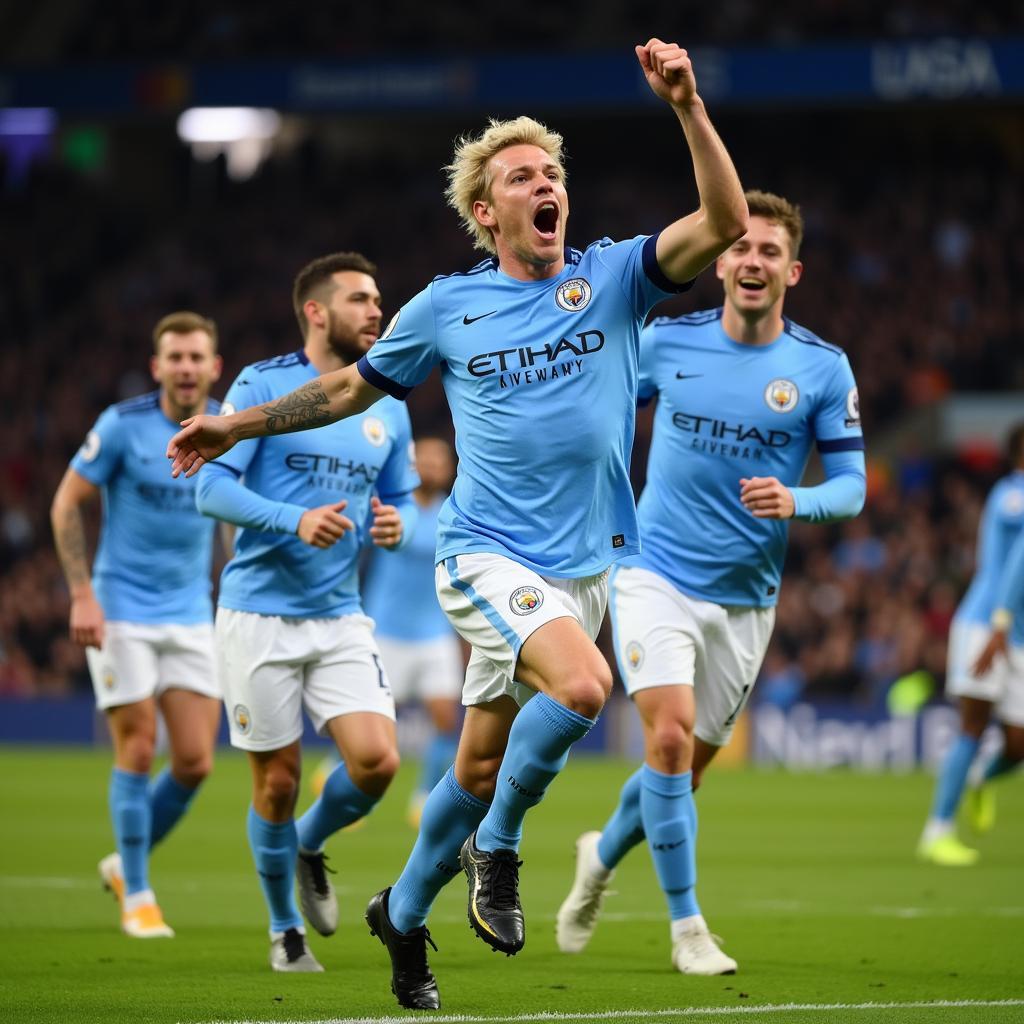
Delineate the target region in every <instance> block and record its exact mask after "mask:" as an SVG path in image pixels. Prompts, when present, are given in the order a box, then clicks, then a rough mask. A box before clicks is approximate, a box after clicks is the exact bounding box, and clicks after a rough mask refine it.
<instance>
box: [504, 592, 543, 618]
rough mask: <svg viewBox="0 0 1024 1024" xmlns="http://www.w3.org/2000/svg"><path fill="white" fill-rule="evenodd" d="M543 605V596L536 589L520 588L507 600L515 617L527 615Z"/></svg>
mask: <svg viewBox="0 0 1024 1024" xmlns="http://www.w3.org/2000/svg"><path fill="white" fill-rule="evenodd" d="M543 603H544V595H543V594H542V593H541V592H540V591H539V590H538V589H537V588H536V587H520V588H519V589H518V590H516V591H515V592H514V593H513V594H512V596H511V597H510V598H509V599H508V605H509V607H510V608H511V609H512V611H513V612H515V614H516V615H529V614H530V612H535V611H536V610H537V609H538V608H539V607H540V606H541V605H542V604H543Z"/></svg>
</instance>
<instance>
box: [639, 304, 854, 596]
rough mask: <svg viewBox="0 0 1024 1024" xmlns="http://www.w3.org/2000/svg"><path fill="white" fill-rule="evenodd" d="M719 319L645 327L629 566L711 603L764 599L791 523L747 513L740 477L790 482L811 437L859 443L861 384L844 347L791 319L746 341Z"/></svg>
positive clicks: (711, 313)
mask: <svg viewBox="0 0 1024 1024" xmlns="http://www.w3.org/2000/svg"><path fill="white" fill-rule="evenodd" d="M721 319H722V310H721V308H719V309H711V310H706V311H704V312H701V313H693V314H691V315H689V316H683V317H679V318H676V319H670V318H668V317H659V318H657V319H655V320H654V321H652V323H651V324H650V325H649V326H648V327H647V328H646V330H645V331H644V334H643V338H642V340H641V347H640V386H639V394H640V399H641V401H643V400H645V399H646V400H650V399H652V398H654V397H655V396H657V398H658V407H657V410H656V412H655V418H654V436H653V439H652V442H651V450H650V456H649V459H648V464H647V484H646V486H645V488H644V491H643V494H642V495H641V496H640V501H639V504H638V515H639V520H640V536H641V538H642V539H643V551H642V552H641V554H640V555H639V556H638V557H636V558H633V559H630V560H629V562H628V564H630V565H638V566H642V567H643V568H645V569H650V570H652V571H653V572H657V573H659V574H660V575H662V576H664V577H665V578H666V579H668V580H669V581H670V582H671V583H672V584H674V585H675V586H676V587H677V588H678V589H679V590H681V591H682V592H683V593H686V594H690V595H691V596H693V597H697V598H701V599H703V600H706V601H714V602H715V603H716V604H722V605H743V606H754V607H768V606H771V605H774V604H775V603H776V601H777V600H778V591H779V584H780V582H781V579H782V565H783V561H784V559H785V555H786V543H787V538H788V533H789V527H788V523H787V522H786V521H784V520H774V519H757V518H755V517H754V516H753V515H752V514H751V513H750V512H748V511H747V509H746V508H744V506H743V505H742V503H741V502H740V480H741V479H744V478H749V477H753V476H774V477H777V478H778V479H779V480H780V481H781V482H782V483H783V484H785V485H786V486H787V487H790V488H794V487H796V485H797V484H799V483H800V480H801V478H802V477H803V474H804V469H805V468H806V465H807V460H808V457H809V455H810V451H811V446H812V445H813V444H814V443H815V442H817V446H818V449H819V451H821V452H822V453H823V454H824V453H829V452H860V451H862V450H863V448H864V438H863V434H862V432H861V425H860V410H859V404H858V399H857V385H856V383H855V381H854V378H853V371H852V370H851V369H850V364H849V362H848V360H847V358H846V356H845V355H844V353H843V352H842V350H841V349H838V348H836V347H835V346H834V345H829V344H827V343H826V342H824V341H822V340H821V339H820V338H818V337H817V336H816V335H814V334H812V333H811V332H810V331H807V330H804V329H803V328H802V327H799V326H797V325H796V324H794V323H793V322H792V321H791V320H788V319H785V320H784V328H783V331H782V333H781V334H780V335H779V337H778V338H776V339H775V340H774V341H772V342H770V343H769V344H767V345H744V344H740V343H739V342H736V341H733V339H732V338H730V337H729V336H728V335H727V334H726V333H725V331H724V330H723V329H722V322H721ZM797 511H798V513H799V512H800V505H799V502H798V504H797Z"/></svg>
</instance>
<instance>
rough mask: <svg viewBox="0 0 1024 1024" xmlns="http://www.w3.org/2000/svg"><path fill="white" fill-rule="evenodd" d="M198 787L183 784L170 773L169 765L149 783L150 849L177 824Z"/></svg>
mask: <svg viewBox="0 0 1024 1024" xmlns="http://www.w3.org/2000/svg"><path fill="white" fill-rule="evenodd" d="M198 792H199V787H198V786H197V787H196V788H195V789H189V788H188V786H183V785H182V784H181V783H180V782H179V781H178V780H177V779H176V778H175V777H174V776H173V775H172V774H171V769H170V767H167V768H164V770H163V771H162V772H161V773H160V774H159V775H158V776H157V777H156V778H155V779H154V780H153V781H152V782H151V783H150V784H149V811H150V814H151V815H152V823H151V825H150V830H149V848H150V849H152V848H153V847H154V846H156V844H157V843H159V842H160V840H161V839H163V838H164V836H166V835H167V833H168V832H170V831H171V829H172V828H174V826H175V825H177V824H178V821H179V819H180V818H181V816H182V815H183V814H184V813H185V812H186V811H187V810H188V805H189V804H190V803H192V799H193V797H194V796H195V795H196V793H198Z"/></svg>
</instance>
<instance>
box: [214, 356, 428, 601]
mask: <svg viewBox="0 0 1024 1024" xmlns="http://www.w3.org/2000/svg"><path fill="white" fill-rule="evenodd" d="M317 376H318V372H317V370H316V369H315V368H314V367H313V366H312V365H311V364H310V362H309V360H308V359H307V358H306V355H305V353H304V352H302V351H299V352H294V353H291V354H289V355H284V356H277V357H276V358H273V359H267V360H264V361H263V362H259V363H254V364H252V365H251V366H247V367H245V369H243V370H242V372H241V373H240V374H239V375H238V378H237V379H236V380H235V382H234V383H233V384H232V385H231V388H230V390H229V391H228V394H227V397H226V398H225V401H224V406H225V408H226V409H227V408H230V409H241V408H244V407H246V406H250V405H262V404H264V403H265V402H270V401H273V400H274V399H275V398H279V397H281V396H282V395H285V394H287V393H288V392H290V391H294V390H295V389H296V388H298V387H301V386H302V385H303V384H306V383H308V382H309V381H311V380H313V379H314V378H315V377H317ZM411 449H412V428H411V426H410V423H409V413H408V411H407V410H406V408H405V405H404V404H403V403H401V402H397V401H395V400H394V399H391V398H386V399H383V400H382V401H380V402H377V403H375V404H374V405H373V406H371V407H370V408H369V409H367V410H366V411H365V412H363V413H360V414H359V415H358V416H353V417H351V418H349V419H345V420H340V421H339V422H337V423H332V424H329V425H328V426H325V427H320V428H318V429H316V430H305V431H300V432H296V433H292V434H278V435H275V436H271V437H261V438H256V439H251V440H247V441H241V442H239V443H238V444H237V445H235V447H234V448H232V449H231V451H229V452H228V453H227V454H225V455H222V456H221V457H220V458H219V459H217V460H216V462H215V463H211V465H210V467H209V469H211V470H213V473H214V474H216V473H217V472H218V470H217V469H216V468H215V467H220V470H219V471H220V472H224V471H230V472H232V473H234V474H235V475H236V476H237V477H239V478H240V479H241V481H242V483H243V484H244V485H245V487H246V489H247V490H249V491H252V492H254V493H255V494H257V495H262V496H263V497H264V498H266V499H270V500H272V501H273V502H275V503H277V504H278V506H279V512H280V514H279V516H278V519H277V522H278V523H279V524H280V527H281V529H282V532H268V531H265V530H257V529H239V531H238V533H237V535H236V538H235V554H234V557H233V558H232V559H231V561H230V562H228V564H227V565H226V566H225V568H224V572H223V575H222V576H221V584H220V595H219V598H218V603H219V604H220V605H221V606H223V607H225V608H232V609H235V610H236V611H246V612H256V613H258V614H262V615H281V616H285V617H295V618H336V617H338V616H341V615H348V614H352V613H355V612H359V611H361V605H360V600H359V586H358V583H359V581H358V573H357V563H358V559H359V550H360V547H361V546H362V543H363V540H364V538H365V536H366V530H367V529H368V526H367V524H368V521H369V519H370V498H371V496H372V495H373V494H374V493H375V492H376V493H377V494H379V496H380V499H381V501H383V502H384V503H385V504H394V505H400V504H403V503H404V504H406V505H410V506H411V505H412V504H413V502H412V499H411V494H412V491H413V490H414V489H415V488H416V487H417V486H418V484H419V477H418V476H417V475H416V470H415V468H414V467H413V464H412V451H411ZM206 472H207V467H204V468H203V470H202V471H201V472H200V473H199V478H200V487H199V498H200V506H201V507H203V500H204V493H203V492H204V487H209V486H212V484H213V483H214V482H215V476H211V478H210V480H211V484H205V482H204V480H203V475H204V474H205V473H206ZM343 500H344V501H347V502H348V506H347V507H346V508H345V509H344V510H343V512H342V514H343V515H345V516H347V517H348V518H349V519H351V520H352V522H353V523H356V524H357V527H356V529H355V530H354V531H351V532H349V533H347V534H346V535H345V536H344V537H342V538H341V540H339V541H338V542H337V543H336V544H334V545H333V546H331V547H329V548H326V549H322V548H314V547H311V546H310V545H308V544H305V543H303V542H302V541H301V540H299V538H298V536H297V535H296V533H295V530H296V529H297V528H298V524H299V519H300V518H301V517H302V514H303V512H305V511H306V510H308V509H311V508H317V507H318V506H320V505H328V504H333V503H335V502H339V501H343ZM403 518H404V517H403Z"/></svg>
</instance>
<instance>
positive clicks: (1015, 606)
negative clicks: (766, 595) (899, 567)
mask: <svg viewBox="0 0 1024 1024" xmlns="http://www.w3.org/2000/svg"><path fill="white" fill-rule="evenodd" d="M1007 454H1008V456H1009V460H1010V465H1011V466H1012V467H1013V469H1012V472H1011V473H1010V474H1009V475H1008V476H1005V477H1003V479H1002V480H1000V481H999V482H998V483H997V484H996V485H995V487H993V488H992V491H991V493H990V494H989V496H988V500H987V501H986V502H985V510H984V512H983V513H982V517H981V524H980V526H979V528H978V553H977V569H976V571H975V574H974V579H973V580H972V581H971V585H970V587H969V588H968V590H967V593H966V594H965V595H964V599H963V600H962V601H961V602H960V606H959V607H958V608H957V611H956V615H954V617H953V623H952V626H951V627H950V632H949V664H948V667H947V671H946V692H947V693H948V694H949V695H950V696H954V697H958V698H959V701H960V730H959V732H958V734H957V736H956V738H955V739H954V740H953V743H952V745H951V746H950V748H949V751H948V753H947V754H946V758H945V760H944V761H943V763H942V767H941V769H940V771H939V777H938V779H937V780H936V783H935V795H934V798H933V800H932V809H931V815H930V816H929V818H928V821H927V822H926V823H925V826H924V831H923V832H922V834H921V840H920V842H919V844H918V848H917V852H918V856H919V857H920V858H921V859H922V860H925V861H930V862H931V863H932V864H941V865H943V866H945V867H967V866H970V865H971V864H974V863H976V862H977V860H978V851H977V850H975V849H973V848H971V847H969V846H966V845H965V844H964V843H962V842H961V841H960V839H959V838H958V837H957V834H956V825H955V819H956V812H957V809H958V807H959V806H960V800H961V798H962V797H963V794H964V789H965V787H966V786H967V782H968V775H969V773H970V770H971V764H972V762H973V761H974V758H975V755H976V754H977V752H978V747H979V746H980V744H981V736H982V733H984V731H985V728H986V727H987V725H988V723H989V719H990V718H991V717H992V714H993V711H994V712H995V715H996V717H997V718H998V719H999V721H1000V723H1001V724H1002V731H1003V749H1002V751H1001V752H1000V753H998V754H997V755H996V756H995V758H994V759H993V760H991V761H990V762H989V763H988V764H986V765H985V766H984V767H983V768H982V771H981V773H980V778H978V779H976V785H975V786H974V787H973V789H972V792H971V794H970V795H971V797H972V800H971V801H970V803H969V808H970V810H971V811H972V812H973V813H972V817H974V819H975V825H976V826H977V827H978V829H979V831H984V830H985V829H986V828H990V827H991V826H992V823H993V817H994V812H995V807H994V804H993V802H992V793H991V790H990V789H989V787H988V786H987V783H988V782H990V781H991V780H992V779H995V778H997V777H998V776H1000V775H1003V774H1006V773H1007V772H1010V771H1012V770H1013V769H1014V768H1015V767H1016V766H1017V765H1018V764H1019V763H1020V761H1021V760H1022V759H1024V616H1022V614H1021V613H1022V611H1024V608H1022V605H1024V594H1022V593H1021V591H1022V589H1024V423H1022V424H1019V425H1018V426H1016V427H1014V429H1013V430H1012V431H1010V435H1009V438H1008V443H1007ZM990 630H991V632H990Z"/></svg>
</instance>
